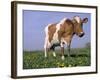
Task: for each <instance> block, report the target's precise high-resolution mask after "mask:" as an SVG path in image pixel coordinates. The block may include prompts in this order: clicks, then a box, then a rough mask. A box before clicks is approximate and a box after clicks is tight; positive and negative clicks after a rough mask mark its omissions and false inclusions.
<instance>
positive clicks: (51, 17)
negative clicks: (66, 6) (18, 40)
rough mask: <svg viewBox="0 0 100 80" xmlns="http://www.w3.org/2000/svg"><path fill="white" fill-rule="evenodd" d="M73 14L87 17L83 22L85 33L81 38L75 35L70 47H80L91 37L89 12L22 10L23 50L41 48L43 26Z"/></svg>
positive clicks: (43, 37)
mask: <svg viewBox="0 0 100 80" xmlns="http://www.w3.org/2000/svg"><path fill="white" fill-rule="evenodd" d="M74 16H80V17H81V18H82V19H83V18H86V17H87V18H88V22H87V23H86V24H83V31H84V32H85V35H84V36H83V37H82V38H80V37H78V36H77V35H75V36H74V37H73V39H72V43H71V48H81V47H84V46H85V44H86V43H88V42H90V39H91V14H90V13H73V12H54V11H53V12H52V11H34V10H23V50H25V51H33V50H43V48H44V39H45V32H44V29H45V27H46V26H47V25H48V24H50V23H57V22H59V21H60V20H62V19H63V18H69V19H72V18H73V17H74Z"/></svg>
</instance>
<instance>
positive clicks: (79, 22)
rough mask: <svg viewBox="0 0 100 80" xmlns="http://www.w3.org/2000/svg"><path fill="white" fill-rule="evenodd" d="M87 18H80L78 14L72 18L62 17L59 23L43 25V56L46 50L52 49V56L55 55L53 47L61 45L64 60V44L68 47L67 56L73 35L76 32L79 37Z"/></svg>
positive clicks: (82, 33) (81, 34) (82, 32)
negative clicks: (44, 35)
mask: <svg viewBox="0 0 100 80" xmlns="http://www.w3.org/2000/svg"><path fill="white" fill-rule="evenodd" d="M87 21H88V18H84V19H81V18H80V17H79V16H74V17H73V19H72V20H70V19H67V18H64V19H62V20H61V21H60V22H59V23H54V24H49V25H48V26H47V27H45V34H46V37H45V43H44V50H45V57H47V52H48V50H52V51H53V56H54V57H56V54H55V47H56V46H60V47H61V53H62V57H61V58H62V60H64V44H66V45H67V48H68V56H70V44H71V41H72V38H73V36H74V35H75V34H76V35H77V36H79V37H82V36H83V35H84V31H83V28H82V26H83V23H86V22H87Z"/></svg>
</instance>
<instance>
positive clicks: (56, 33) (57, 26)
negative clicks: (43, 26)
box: [51, 18, 66, 44]
mask: <svg viewBox="0 0 100 80" xmlns="http://www.w3.org/2000/svg"><path fill="white" fill-rule="evenodd" d="M65 20H66V18H63V19H62V20H61V21H60V22H59V23H58V24H57V25H56V32H55V33H54V36H53V40H52V41H51V43H52V44H54V43H59V40H58V31H59V30H60V27H61V25H63V24H64V22H65Z"/></svg>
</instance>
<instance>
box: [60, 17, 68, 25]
mask: <svg viewBox="0 0 100 80" xmlns="http://www.w3.org/2000/svg"><path fill="white" fill-rule="evenodd" d="M66 20H67V18H63V19H62V20H61V21H60V23H59V24H64V23H65V21H66Z"/></svg>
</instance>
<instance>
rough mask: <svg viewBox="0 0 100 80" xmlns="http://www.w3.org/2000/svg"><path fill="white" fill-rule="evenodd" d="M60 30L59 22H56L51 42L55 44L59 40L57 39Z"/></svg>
mask: <svg viewBox="0 0 100 80" xmlns="http://www.w3.org/2000/svg"><path fill="white" fill-rule="evenodd" d="M59 30H60V24H57V25H56V31H55V33H54V35H53V39H52V41H51V43H52V44H55V43H59V40H58V31H59Z"/></svg>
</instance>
